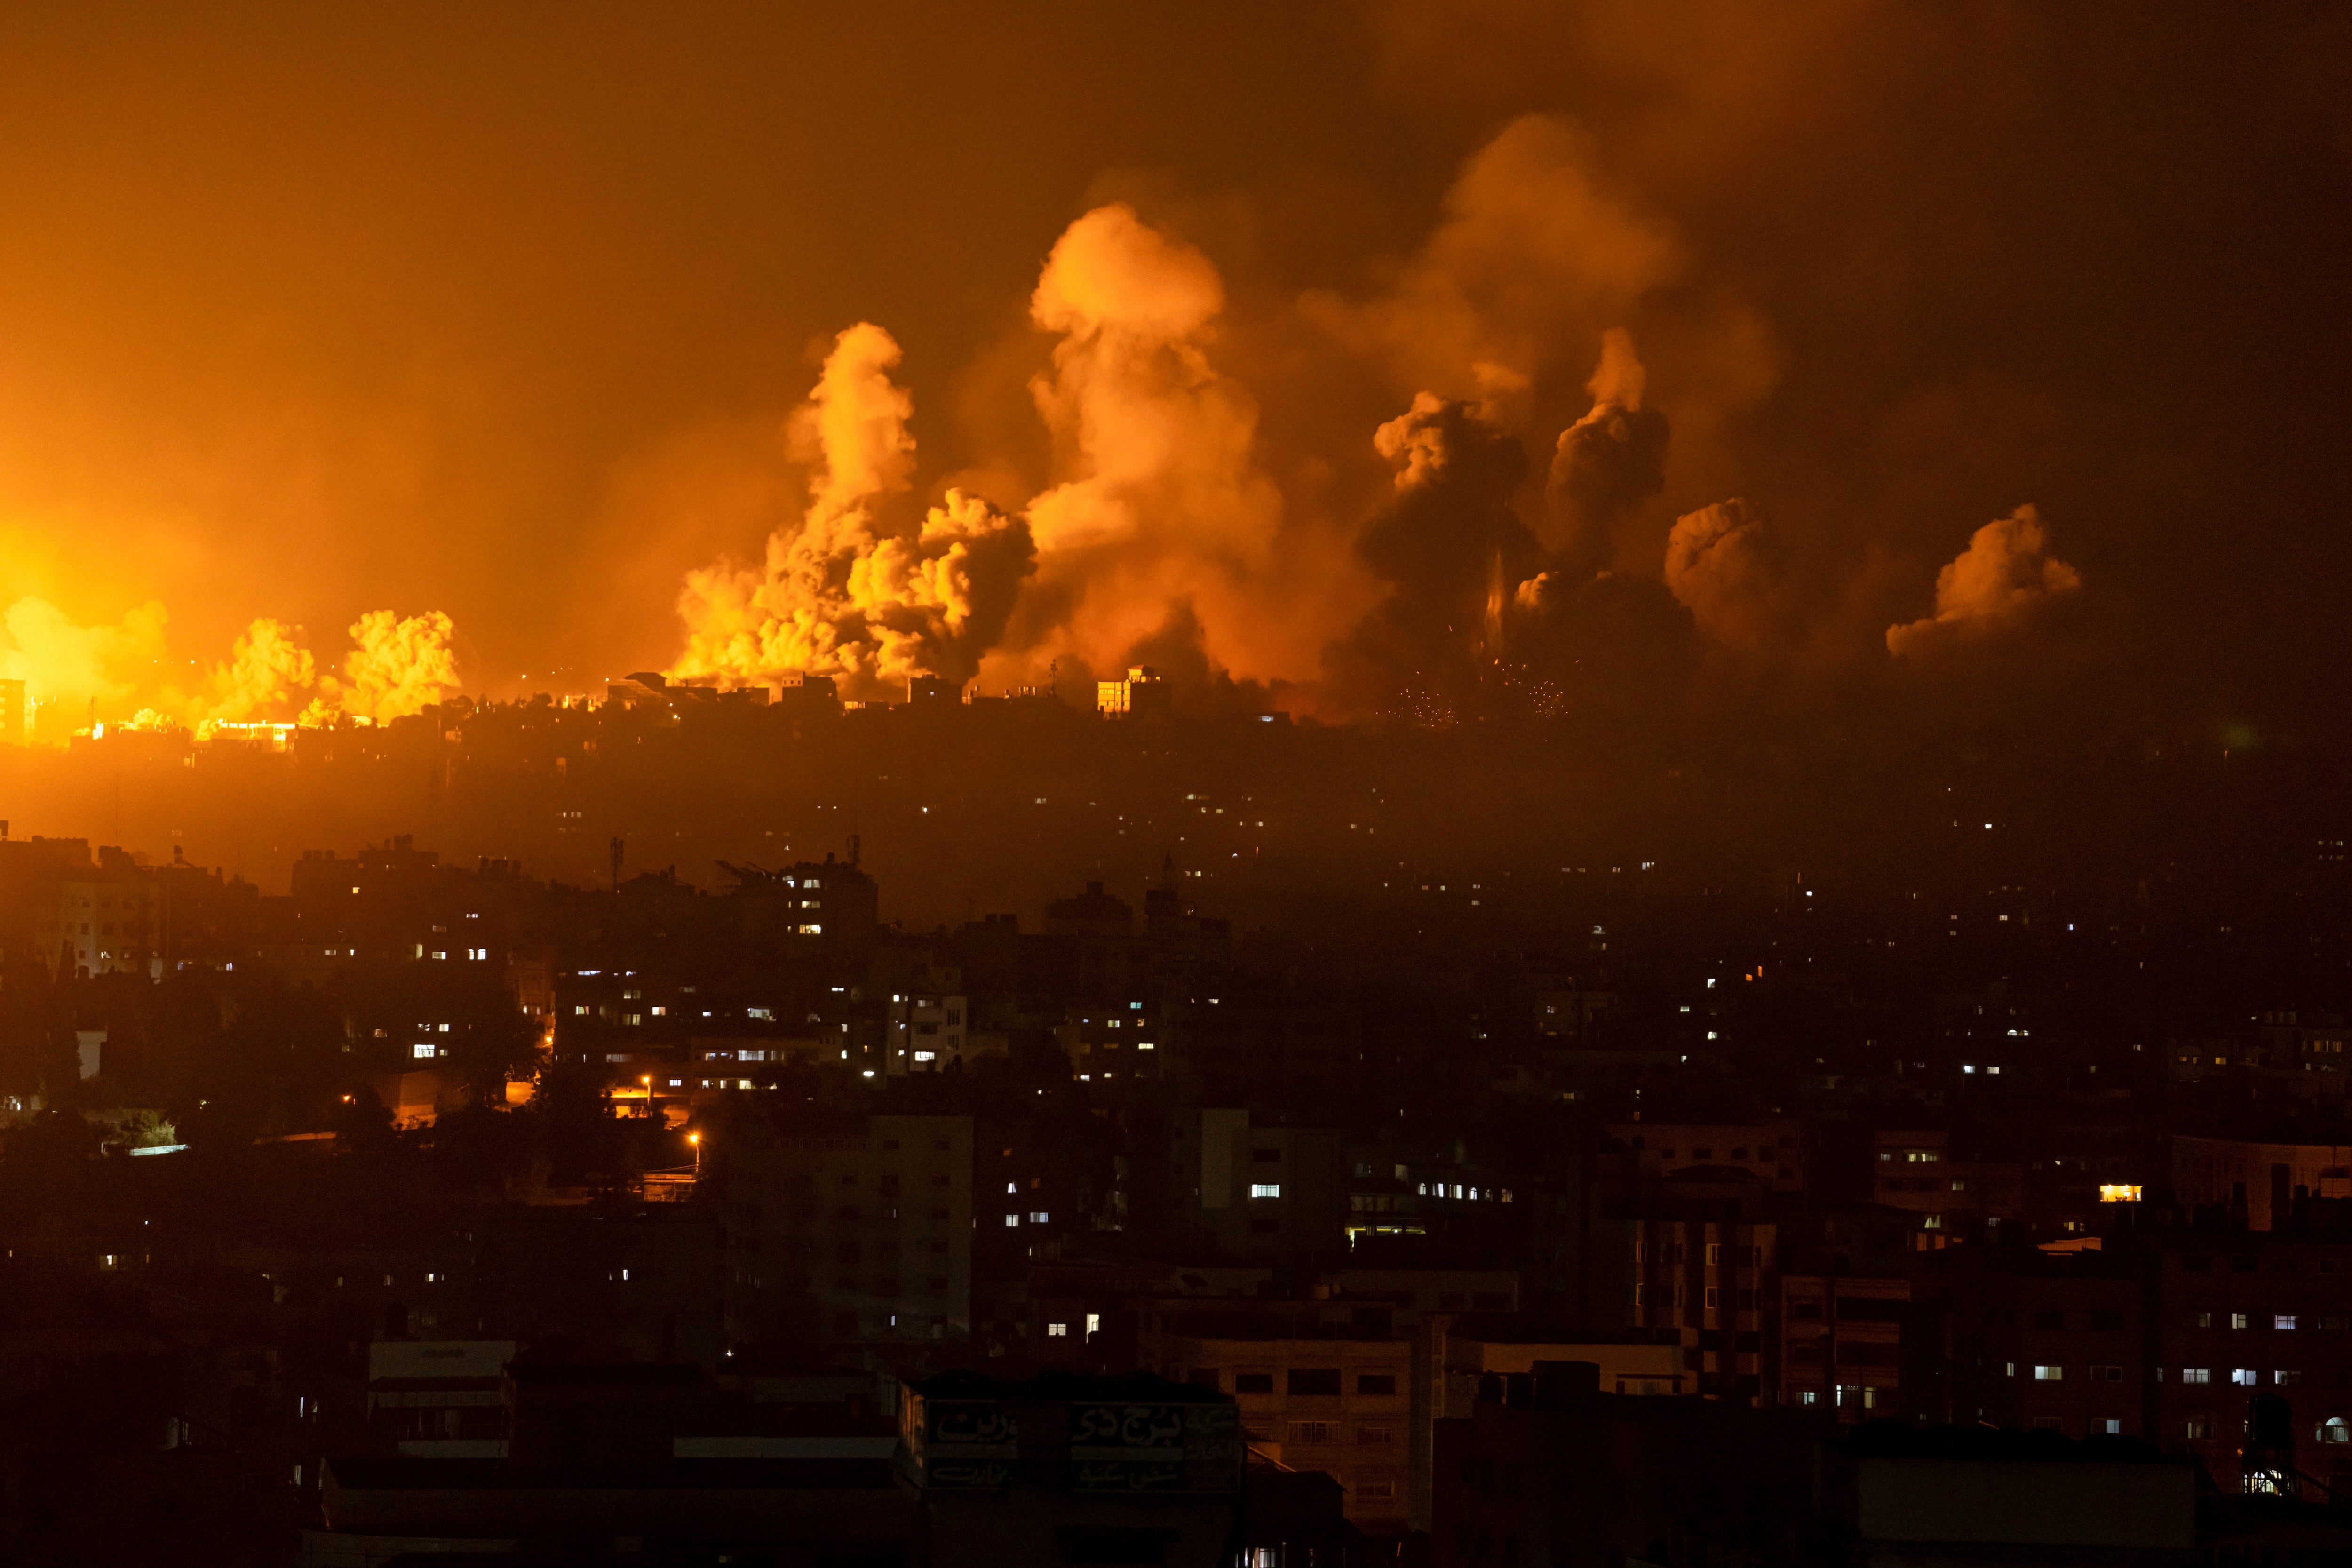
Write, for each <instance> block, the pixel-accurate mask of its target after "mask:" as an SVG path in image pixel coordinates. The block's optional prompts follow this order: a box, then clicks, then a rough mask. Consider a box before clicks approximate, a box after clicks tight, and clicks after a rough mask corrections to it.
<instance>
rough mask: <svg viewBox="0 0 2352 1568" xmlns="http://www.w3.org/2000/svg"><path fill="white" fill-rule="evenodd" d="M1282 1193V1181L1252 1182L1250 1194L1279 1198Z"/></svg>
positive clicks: (1257, 1196) (1255, 1196) (1256, 1196)
mask: <svg viewBox="0 0 2352 1568" xmlns="http://www.w3.org/2000/svg"><path fill="white" fill-rule="evenodd" d="M1281 1195H1282V1184H1281V1183H1280V1182H1252V1183H1251V1184H1250V1196H1252V1197H1254V1198H1278V1197H1280V1196H1281Z"/></svg>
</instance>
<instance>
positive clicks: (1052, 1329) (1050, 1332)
mask: <svg viewBox="0 0 2352 1568" xmlns="http://www.w3.org/2000/svg"><path fill="white" fill-rule="evenodd" d="M1045 1337H1046V1338H1047V1339H1049V1340H1066V1339H1068V1338H1069V1337H1070V1325H1069V1324H1067V1323H1048V1324H1046V1325H1045Z"/></svg>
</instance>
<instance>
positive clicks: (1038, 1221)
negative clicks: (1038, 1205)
mask: <svg viewBox="0 0 2352 1568" xmlns="http://www.w3.org/2000/svg"><path fill="white" fill-rule="evenodd" d="M1046 1217H1047V1216H1046V1214H1045V1210H1044V1209H1038V1210H1036V1211H1034V1213H1032V1214H1031V1215H1030V1216H1029V1223H1030V1224H1031V1225H1044V1224H1045V1220H1046Z"/></svg>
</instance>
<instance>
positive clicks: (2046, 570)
mask: <svg viewBox="0 0 2352 1568" xmlns="http://www.w3.org/2000/svg"><path fill="white" fill-rule="evenodd" d="M2082 585H2083V576H2082V574H2081V573H2079V572H2077V571H2075V570H2074V568H2073V567H2072V566H2069V565H2068V564H2066V563H2064V562H2063V561H2061V560H2059V559H2058V558H2057V557H2056V556H2054V555H2053V554H2051V553H2050V535H2049V531H2048V530H2047V529H2046V528H2044V527H2043V526H2042V514H2041V513H2040V512H2038V511H2036V510H2034V509H2033V508H2032V507H2031V506H2021V507H2019V508H2018V509H2017V510H2015V511H2013V512H2011V513H2010V515H2009V516H2007V517H2004V518H2002V519H2000V521H1995V522H1989V523H1986V524H1985V525H1984V526H1983V527H1982V528H1979V529H1978V530H1977V531H1976V533H1975V535H1974V537H1972V538H1970V539H1969V547H1968V548H1967V549H1966V550H1963V551H1961V552H1960V553H1959V554H1958V556H1956V557H1954V558H1953V559H1952V560H1951V561H1950V562H1949V563H1947V564H1946V565H1945V567H1944V569H1943V570H1942V571H1941V572H1939V573H1937V575H1936V613H1935V614H1934V615H1932V616H1927V617H1926V618H1925V619H1922V620H1916V621H1913V622H1911V623H1909V624H1908V625H1906V626H1889V627H1887V628H1886V647H1887V651H1888V652H1890V653H1895V654H1914V653H1920V652H1924V651H1926V650H1927V649H1929V648H1932V647H1936V646H1937V644H1939V643H1941V642H1944V641H1946V640H1948V639H1953V638H1959V637H1971V636H1976V635H1980V634H1983V633H1987V632H1991V631H1997V630H2000V629H2001V628H2004V627H2007V626H2015V625H2017V624H2019V623H2020V622H2021V621H2023V620H2025V619H2026V618H2028V617H2029V616H2032V615H2033V614H2034V613H2035V612H2037V611H2038V610H2040V609H2041V608H2042V606H2043V605H2047V604H2049V603H2050V602H2052V601H2053V600H2057V599H2063V598H2064V597H2065V596H2066V595H2070V594H2072V593H2074V591H2075V590H2076V589H2078V588H2080V587H2081V586H2082Z"/></svg>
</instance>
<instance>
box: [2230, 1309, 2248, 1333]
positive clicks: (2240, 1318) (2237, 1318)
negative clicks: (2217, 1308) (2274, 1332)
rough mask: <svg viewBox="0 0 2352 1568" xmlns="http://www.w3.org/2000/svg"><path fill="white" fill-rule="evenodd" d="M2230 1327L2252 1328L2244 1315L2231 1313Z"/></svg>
mask: <svg viewBox="0 0 2352 1568" xmlns="http://www.w3.org/2000/svg"><path fill="white" fill-rule="evenodd" d="M2230 1326H2231V1328H2233V1329H2250V1328H2252V1327H2253V1323H2252V1321H2251V1320H2249V1319H2248V1318H2247V1316H2246V1314H2245V1313H2243V1312H2232V1313H2231V1314H2230Z"/></svg>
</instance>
